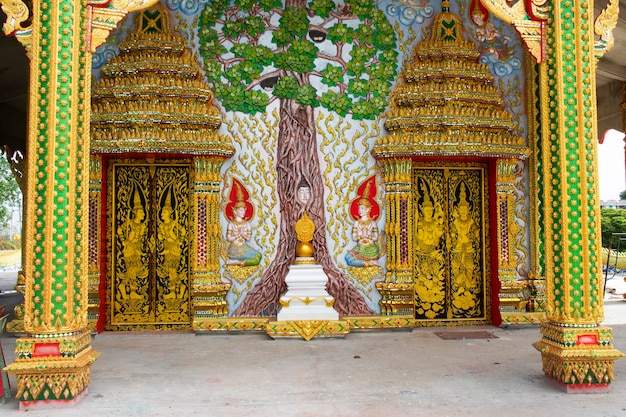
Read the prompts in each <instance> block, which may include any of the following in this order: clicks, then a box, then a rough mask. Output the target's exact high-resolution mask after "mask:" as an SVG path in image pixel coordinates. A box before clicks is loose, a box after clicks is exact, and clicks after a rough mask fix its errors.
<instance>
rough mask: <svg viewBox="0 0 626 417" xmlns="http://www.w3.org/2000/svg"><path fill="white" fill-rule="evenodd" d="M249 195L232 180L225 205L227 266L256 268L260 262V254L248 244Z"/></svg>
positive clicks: (249, 228)
mask: <svg viewBox="0 0 626 417" xmlns="http://www.w3.org/2000/svg"><path fill="white" fill-rule="evenodd" d="M248 198H249V194H248V191H247V190H246V188H245V187H244V186H243V184H242V183H241V182H239V181H237V180H236V179H234V178H233V185H232V189H231V192H230V197H229V199H230V202H229V203H228V204H227V205H226V216H227V218H228V220H229V221H228V227H227V229H226V239H227V240H228V251H227V255H226V256H227V259H226V264H227V265H240V266H256V265H258V264H259V262H261V253H260V252H259V251H257V250H256V249H254V248H253V247H252V246H250V245H249V244H248V242H249V241H250V239H251V238H252V227H251V226H250V220H251V219H252V217H253V215H254V207H253V206H252V204H251V203H250V201H248Z"/></svg>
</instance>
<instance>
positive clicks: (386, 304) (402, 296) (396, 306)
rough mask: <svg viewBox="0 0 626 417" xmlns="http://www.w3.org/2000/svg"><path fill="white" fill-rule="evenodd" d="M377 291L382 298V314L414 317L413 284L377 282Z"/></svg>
mask: <svg viewBox="0 0 626 417" xmlns="http://www.w3.org/2000/svg"><path fill="white" fill-rule="evenodd" d="M376 289H377V290H378V292H379V293H380V296H381V299H380V312H381V314H382V315H384V316H410V317H413V311H414V305H415V300H414V299H415V297H414V295H413V293H414V291H415V290H414V286H413V284H408V283H403V284H396V283H393V282H377V283H376Z"/></svg>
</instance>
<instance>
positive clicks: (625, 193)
mask: <svg viewBox="0 0 626 417" xmlns="http://www.w3.org/2000/svg"><path fill="white" fill-rule="evenodd" d="M619 199H620V200H626V190H624V191H622V192H621V193H619Z"/></svg>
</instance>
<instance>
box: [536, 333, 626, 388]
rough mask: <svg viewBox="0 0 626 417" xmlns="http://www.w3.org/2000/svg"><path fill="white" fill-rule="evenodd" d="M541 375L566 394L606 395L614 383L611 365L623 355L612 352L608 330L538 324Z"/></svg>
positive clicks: (537, 343) (614, 350)
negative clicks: (539, 327)
mask: <svg viewBox="0 0 626 417" xmlns="http://www.w3.org/2000/svg"><path fill="white" fill-rule="evenodd" d="M541 334H542V336H543V337H542V339H541V340H540V341H539V342H536V343H534V344H533V346H534V347H535V348H536V349H537V350H538V351H540V352H541V358H542V363H543V372H544V373H545V375H546V377H548V378H549V379H551V380H553V381H554V382H556V383H557V384H558V385H559V386H561V388H563V389H564V390H565V391H566V392H568V393H597V392H600V393H601V392H606V391H608V389H609V384H610V383H611V382H612V381H613V380H614V377H613V364H614V362H615V361H616V360H617V359H620V358H621V357H623V356H624V354H623V353H622V352H620V351H618V350H616V349H613V344H612V342H611V341H612V339H613V335H612V330H611V329H610V328H608V327H600V326H589V327H571V326H564V325H557V324H554V323H542V324H541Z"/></svg>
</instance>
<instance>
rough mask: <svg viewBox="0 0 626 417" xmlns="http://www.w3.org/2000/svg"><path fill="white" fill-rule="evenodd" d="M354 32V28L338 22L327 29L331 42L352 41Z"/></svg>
mask: <svg viewBox="0 0 626 417" xmlns="http://www.w3.org/2000/svg"><path fill="white" fill-rule="evenodd" d="M354 36H355V32H354V29H352V28H351V27H348V26H347V25H345V24H343V23H339V24H337V25H335V26H333V27H332V28H331V29H330V30H329V31H328V39H329V40H330V41H331V42H333V43H335V44H336V43H339V42H342V43H352V41H353V40H354Z"/></svg>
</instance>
